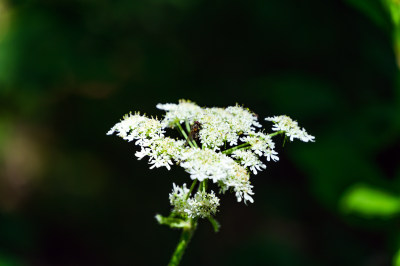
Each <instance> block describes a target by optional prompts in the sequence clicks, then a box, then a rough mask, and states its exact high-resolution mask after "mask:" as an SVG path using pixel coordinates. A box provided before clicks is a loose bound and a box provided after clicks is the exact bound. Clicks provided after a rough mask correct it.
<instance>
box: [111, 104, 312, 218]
mask: <svg viewBox="0 0 400 266" xmlns="http://www.w3.org/2000/svg"><path fill="white" fill-rule="evenodd" d="M157 108H159V109H161V110H164V111H165V112H166V114H165V116H164V118H163V119H162V120H161V121H160V120H158V119H155V118H148V117H146V116H143V115H140V114H139V113H135V114H128V115H125V116H124V117H123V119H122V120H121V121H120V122H119V123H117V124H116V125H115V126H113V127H112V128H111V129H110V131H108V133H107V134H108V135H110V134H113V133H116V134H117V135H118V136H120V137H122V138H123V139H125V140H127V141H133V142H134V143H135V145H138V146H139V147H140V150H139V151H137V152H136V153H135V155H136V157H137V158H138V159H139V160H140V159H142V158H144V157H147V158H148V162H149V164H150V169H153V168H159V167H166V168H167V169H168V170H170V169H171V166H172V165H174V164H176V165H179V166H181V167H182V168H183V169H184V170H185V171H186V172H187V173H189V175H190V178H191V179H192V180H198V181H200V182H202V181H204V180H206V179H210V180H212V181H213V183H215V184H217V185H218V186H219V187H220V192H221V193H225V192H226V191H228V190H231V191H233V192H234V193H235V196H236V198H237V201H239V202H240V201H242V200H243V201H244V202H245V203H247V202H248V201H249V202H254V200H253V198H252V195H254V192H253V186H252V185H251V183H250V171H251V172H252V173H253V174H257V173H258V172H259V171H262V170H264V169H266V165H265V164H264V163H263V162H262V161H261V160H260V158H259V157H261V156H263V157H265V158H266V160H267V161H278V160H279V157H278V156H277V155H278V153H277V152H276V151H275V150H274V149H275V144H274V142H273V141H272V137H271V134H270V135H268V134H266V133H264V132H263V131H258V128H259V127H261V125H260V123H259V122H258V119H257V115H255V114H254V113H252V112H251V111H249V110H248V109H246V108H243V107H241V106H239V105H236V106H230V107H227V108H201V107H199V106H198V105H196V104H195V103H192V102H190V101H184V100H181V101H179V103H178V104H172V103H167V104H158V105H157ZM266 120H267V121H272V122H274V125H273V127H272V130H273V131H276V132H278V133H283V132H284V133H285V135H286V136H287V137H289V139H290V140H291V141H293V140H294V139H300V140H301V141H304V142H308V141H314V137H313V136H311V135H309V134H308V133H307V132H306V131H305V129H304V128H300V127H299V126H298V124H297V122H296V121H294V120H292V119H291V118H289V117H288V116H275V117H268V118H266ZM195 122H196V124H199V125H200V127H198V128H199V129H198V128H196V131H193V127H192V128H191V125H193V124H194V123H195ZM181 124H185V125H184V126H183V127H184V128H185V129H186V132H183V131H182V130H183V129H182V126H181ZM167 127H171V128H175V127H177V128H178V129H179V130H180V131H181V133H182V135H183V136H188V135H189V136H191V137H193V136H194V135H193V134H194V133H193V132H195V133H196V136H195V138H196V139H195V140H194V142H192V143H189V144H190V145H188V142H190V141H188V140H186V139H173V138H170V137H167V136H165V133H166V132H165V130H164V129H165V128H167ZM276 134H277V133H274V134H272V136H273V135H276ZM197 145H198V146H200V147H197ZM193 146H196V147H193ZM226 146H228V149H227V148H226ZM221 150H224V151H222V152H221ZM232 151H233V152H232ZM225 153H226V154H225ZM202 188H204V184H203V185H202ZM188 193H189V189H187V187H186V184H184V185H183V186H182V187H179V186H176V185H175V184H173V191H172V192H171V193H170V194H169V199H170V203H171V205H172V206H173V212H174V213H175V214H178V215H180V216H182V217H191V218H196V217H200V218H206V217H210V216H212V215H215V213H216V212H217V208H218V207H219V199H218V198H217V196H216V195H215V193H214V192H213V191H211V193H207V192H206V191H204V190H202V191H197V193H195V194H194V195H193V196H192V197H190V196H191V195H188Z"/></svg>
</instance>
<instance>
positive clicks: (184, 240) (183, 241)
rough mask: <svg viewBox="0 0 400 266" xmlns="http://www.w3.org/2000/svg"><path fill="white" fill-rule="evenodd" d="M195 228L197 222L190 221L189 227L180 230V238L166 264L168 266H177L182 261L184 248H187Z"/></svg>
mask: <svg viewBox="0 0 400 266" xmlns="http://www.w3.org/2000/svg"><path fill="white" fill-rule="evenodd" d="M196 227H197V221H196V220H194V219H190V226H188V227H186V228H184V229H183V230H182V234H181V238H180V240H179V243H178V245H177V246H176V249H175V251H174V253H173V254H172V257H171V260H170V261H169V263H168V266H178V265H179V262H180V261H181V259H182V256H183V253H185V250H186V247H187V246H188V244H189V242H190V239H191V238H192V236H193V234H194V231H195V230H196Z"/></svg>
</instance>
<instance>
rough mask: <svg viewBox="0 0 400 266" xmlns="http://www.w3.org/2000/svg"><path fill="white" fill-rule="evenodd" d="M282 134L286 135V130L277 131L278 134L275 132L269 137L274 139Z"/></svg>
mask: <svg viewBox="0 0 400 266" xmlns="http://www.w3.org/2000/svg"><path fill="white" fill-rule="evenodd" d="M282 133H285V131H284V130H280V131H277V132H274V133H271V134H268V136H270V137H274V136H276V135H279V134H282Z"/></svg>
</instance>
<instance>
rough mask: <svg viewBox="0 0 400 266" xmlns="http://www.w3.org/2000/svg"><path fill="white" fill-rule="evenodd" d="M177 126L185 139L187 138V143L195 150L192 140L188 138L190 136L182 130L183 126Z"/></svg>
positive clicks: (177, 124)
mask: <svg viewBox="0 0 400 266" xmlns="http://www.w3.org/2000/svg"><path fill="white" fill-rule="evenodd" d="M176 126H177V127H178V129H179V131H180V132H181V133H182V135H183V137H185V139H186V141H187V143H189V145H190V146H191V147H192V148H194V147H195V146H194V145H193V143H192V142H191V141H190V139H189V138H188V135H187V134H186V132H185V130H184V129H183V128H182V126H181V124H179V123H176Z"/></svg>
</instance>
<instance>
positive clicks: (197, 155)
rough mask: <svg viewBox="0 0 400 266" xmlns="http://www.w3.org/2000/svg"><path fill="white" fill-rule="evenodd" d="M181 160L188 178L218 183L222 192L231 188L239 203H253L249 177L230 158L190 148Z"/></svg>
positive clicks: (211, 151) (244, 169) (243, 168)
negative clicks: (242, 201) (243, 201)
mask: <svg viewBox="0 0 400 266" xmlns="http://www.w3.org/2000/svg"><path fill="white" fill-rule="evenodd" d="M181 159H182V161H183V162H182V163H181V166H182V167H183V168H184V169H185V171H186V172H188V173H189V174H190V178H192V179H197V180H199V181H203V180H205V179H210V180H212V181H213V182H214V183H218V184H219V186H220V187H221V191H223V192H225V191H226V190H227V189H228V188H233V190H234V191H235V192H236V197H237V200H238V201H239V202H240V201H241V200H242V198H244V200H245V202H246V201H247V200H249V201H251V202H253V199H252V198H251V197H250V195H253V191H252V187H253V186H251V185H250V181H249V179H250V175H249V173H248V171H247V170H246V168H245V167H243V166H241V165H239V164H238V163H237V162H235V160H233V159H232V158H231V157H229V156H227V155H225V154H222V153H218V152H215V151H213V150H210V149H205V150H201V149H199V148H191V149H188V150H186V151H185V152H184V153H183V155H182V157H181Z"/></svg>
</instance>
